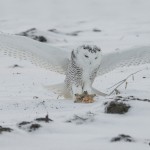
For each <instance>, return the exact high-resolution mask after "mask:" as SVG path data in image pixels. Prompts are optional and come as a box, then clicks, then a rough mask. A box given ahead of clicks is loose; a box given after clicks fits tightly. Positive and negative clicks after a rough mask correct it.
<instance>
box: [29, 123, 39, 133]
mask: <svg viewBox="0 0 150 150" xmlns="http://www.w3.org/2000/svg"><path fill="white" fill-rule="evenodd" d="M40 127H41V125H40V124H37V123H35V124H31V126H30V128H29V132H32V131H35V130H37V129H39V128H40Z"/></svg>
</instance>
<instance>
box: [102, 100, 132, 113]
mask: <svg viewBox="0 0 150 150" xmlns="http://www.w3.org/2000/svg"><path fill="white" fill-rule="evenodd" d="M129 108H130V106H129V105H127V104H125V103H122V102H116V101H112V102H110V103H108V104H107V106H106V108H105V112H106V113H111V114H124V113H126V112H128V110H129Z"/></svg>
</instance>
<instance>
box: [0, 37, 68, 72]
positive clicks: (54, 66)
mask: <svg viewBox="0 0 150 150" xmlns="http://www.w3.org/2000/svg"><path fill="white" fill-rule="evenodd" d="M0 52H3V53H4V54H5V55H8V56H12V57H15V58H20V59H21V60H30V61H31V62H32V63H34V64H36V65H38V66H40V67H43V68H46V69H50V70H52V71H56V72H59V73H61V74H65V72H66V69H67V66H68V62H69V59H68V58H69V53H67V52H65V51H63V50H61V49H59V48H55V47H53V46H50V45H48V44H46V43H41V42H37V41H35V40H32V39H29V38H27V37H23V36H18V35H9V34H0Z"/></svg>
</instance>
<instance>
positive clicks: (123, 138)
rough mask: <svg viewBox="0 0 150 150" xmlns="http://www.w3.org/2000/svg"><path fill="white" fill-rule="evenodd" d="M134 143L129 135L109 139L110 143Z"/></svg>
mask: <svg viewBox="0 0 150 150" xmlns="http://www.w3.org/2000/svg"><path fill="white" fill-rule="evenodd" d="M119 141H124V142H135V140H134V139H133V138H132V137H131V136H130V135H125V134H120V135H118V136H116V137H114V138H112V139H111V142H119Z"/></svg>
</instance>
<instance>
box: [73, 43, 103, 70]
mask: <svg viewBox="0 0 150 150" xmlns="http://www.w3.org/2000/svg"><path fill="white" fill-rule="evenodd" d="M72 54H73V55H74V59H76V63H78V66H80V67H82V68H91V69H92V68H93V69H95V68H97V67H98V66H99V65H100V63H101V59H102V52H101V49H100V48H98V47H97V46H96V45H92V46H91V45H82V46H80V47H78V48H77V49H76V50H74V51H73V52H72Z"/></svg>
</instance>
